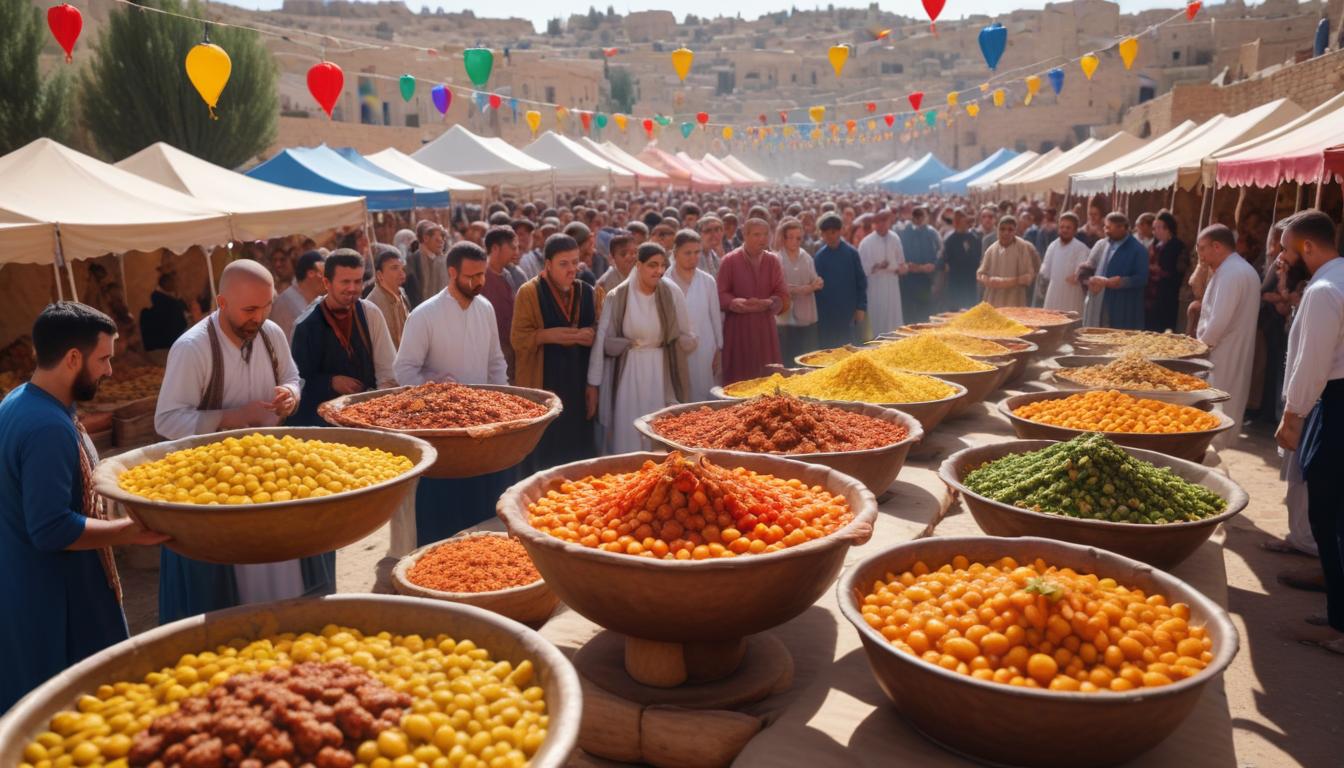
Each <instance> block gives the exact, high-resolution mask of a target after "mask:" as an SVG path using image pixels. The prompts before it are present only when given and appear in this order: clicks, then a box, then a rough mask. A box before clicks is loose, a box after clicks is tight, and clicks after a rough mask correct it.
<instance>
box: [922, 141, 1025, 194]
mask: <svg viewBox="0 0 1344 768" xmlns="http://www.w3.org/2000/svg"><path fill="white" fill-rule="evenodd" d="M1017 156H1018V153H1017V152H1014V151H1013V150H1011V149H1008V148H1007V147H1003V148H1001V149H999V150H998V151H996V152H994V154H992V155H990V156H989V157H986V158H985V159H984V160H981V161H980V162H978V163H976V164H975V165H972V166H971V167H970V168H967V169H966V170H964V171H962V172H961V173H955V174H953V175H951V176H948V177H947V178H946V179H943V180H942V181H940V182H938V183H937V184H935V185H933V186H931V187H930V191H933V192H939V193H941V194H944V195H964V194H966V191H967V188H968V187H969V185H970V183H971V182H972V181H975V180H976V179H978V178H980V177H981V176H984V175H985V174H987V173H989V172H990V171H992V170H994V169H995V168H1001V167H1003V166H1004V165H1006V164H1008V163H1011V162H1012V161H1013V160H1014V159H1016V158H1017Z"/></svg>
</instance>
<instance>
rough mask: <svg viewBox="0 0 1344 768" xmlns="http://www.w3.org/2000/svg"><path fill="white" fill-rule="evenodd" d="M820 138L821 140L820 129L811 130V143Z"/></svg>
mask: <svg viewBox="0 0 1344 768" xmlns="http://www.w3.org/2000/svg"><path fill="white" fill-rule="evenodd" d="M820 138H821V129H820V128H813V129H812V140H813V141H816V140H817V139H820Z"/></svg>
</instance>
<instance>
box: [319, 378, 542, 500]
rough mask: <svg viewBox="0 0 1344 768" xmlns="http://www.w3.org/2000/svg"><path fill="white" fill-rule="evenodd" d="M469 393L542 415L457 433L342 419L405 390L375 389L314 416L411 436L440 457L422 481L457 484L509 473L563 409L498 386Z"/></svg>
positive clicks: (535, 394) (536, 392)
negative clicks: (497, 396) (531, 407)
mask: <svg viewBox="0 0 1344 768" xmlns="http://www.w3.org/2000/svg"><path fill="white" fill-rule="evenodd" d="M472 387H473V388H474V389H488V390H492V391H495V392H504V393H507V394H510V395H517V396H518V397H521V398H523V399H524V400H531V401H532V402H534V403H538V404H540V405H542V406H544V407H545V408H546V413H544V414H542V415H541V416H537V417H535V418H531V419H519V420H517V421H504V422H499V423H496V424H481V425H479V426H475V427H460V428H456V429H392V428H390V427H381V426H378V425H377V424H368V423H364V422H361V421H357V420H355V419H352V418H350V417H347V416H345V415H343V414H342V413H341V411H342V410H343V409H345V408H346V406H350V405H354V404H355V403H362V402H364V401H366V400H372V399H374V398H378V397H383V396H384V395H392V394H396V393H397V392H401V391H403V390H406V389H410V387H396V388H393V389H379V390H374V391H372V392H360V393H359V394H357V395H343V396H341V397H338V398H336V399H335V400H328V401H327V402H325V403H323V404H321V405H319V406H318V407H317V413H318V415H319V416H321V417H322V418H323V419H325V420H326V421H327V422H328V423H331V424H340V425H342V426H347V427H359V428H361V429H377V430H381V431H383V432H390V433H392V434H395V435H410V436H412V437H418V438H420V439H421V440H424V441H425V442H427V443H429V444H430V445H432V446H434V448H435V449H436V450H437V451H438V452H439V460H438V461H436V462H434V465H433V466H432V467H430V468H429V469H427V470H425V477H432V478H461V477H477V476H480V475H488V474H490V473H492V472H499V471H500V470H504V469H508V468H509V467H512V466H515V465H517V464H518V463H519V462H521V461H522V460H523V459H525V458H527V455H528V454H530V453H532V450H533V449H534V448H536V447H537V443H538V442H540V441H541V435H542V433H543V432H545V431H546V427H547V426H549V425H550V423H551V422H552V421H555V419H556V417H557V416H559V415H560V411H561V410H563V408H564V406H563V405H561V403H560V398H558V397H556V396H555V395H554V394H552V393H550V392H547V391H545V390H541V389H527V388H526V387H509V386H504V385H502V384H473V385H472Z"/></svg>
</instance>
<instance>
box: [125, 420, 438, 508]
mask: <svg viewBox="0 0 1344 768" xmlns="http://www.w3.org/2000/svg"><path fill="white" fill-rule="evenodd" d="M411 467H412V464H411V460H410V459H408V458H406V457H405V456H397V455H396V454H392V453H388V452H387V451H381V450H378V449H376V448H367V447H366V448H356V447H354V446H349V445H343V444H341V443H328V442H325V441H322V440H302V439H299V438H296V437H293V436H290V435H285V436H284V437H277V436H275V435H263V434H251V435H246V436H244V437H241V438H239V437H230V438H226V439H224V440H220V441H219V442H214V443H207V444H205V445H199V446H196V447H195V448H188V449H185V450H181V451H174V452H172V453H170V454H168V455H167V456H164V457H163V458H162V459H159V460H158V461H151V462H148V463H145V464H141V465H140V466H138V467H133V468H131V469H128V470H126V471H125V472H123V473H122V474H121V477H119V478H118V479H117V484H118V485H119V486H121V489H122V490H124V491H127V492H128V493H134V494H136V495H137V496H143V497H145V498H147V499H152V500H154V501H170V502H176V503H182V504H264V503H266V502H271V501H290V500H291V499H306V498H309V497H311V496H330V495H331V494H333V493H342V492H344V491H353V490H357V489H359V488H364V487H367V486H370V485H373V484H375V483H381V482H382V481H384V480H390V479H392V478H394V477H396V476H398V475H400V474H402V473H404V472H406V471H407V470H409V469H410V468H411Z"/></svg>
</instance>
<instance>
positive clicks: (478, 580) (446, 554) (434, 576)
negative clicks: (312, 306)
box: [406, 536, 541, 592]
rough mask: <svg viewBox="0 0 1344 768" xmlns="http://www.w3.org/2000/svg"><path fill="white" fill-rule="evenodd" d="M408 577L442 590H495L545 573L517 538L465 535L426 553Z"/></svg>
mask: <svg viewBox="0 0 1344 768" xmlns="http://www.w3.org/2000/svg"><path fill="white" fill-rule="evenodd" d="M406 578H407V579H408V580H409V581H410V582H411V583H412V584H415V585H417V586H421V587H424V588H425V589H437V590H439V591H441V592H494V591H496V590H500V589H509V588H511V587H522V586H526V585H528V584H533V583H536V582H537V581H538V580H540V579H541V574H540V573H538V572H537V567H536V566H535V565H533V564H532V558H531V557H529V556H528V554H527V550H526V549H524V548H523V545H522V544H520V543H519V542H518V540H517V539H515V538H511V537H505V536H464V537H462V538H460V539H451V540H449V541H445V542H444V543H442V544H440V545H438V546H437V547H434V548H433V549H431V550H429V551H428V552H426V553H425V554H424V555H422V556H421V557H420V559H419V560H417V561H416V562H415V565H412V566H411V567H410V568H409V569H407V571H406Z"/></svg>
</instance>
